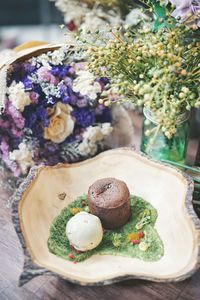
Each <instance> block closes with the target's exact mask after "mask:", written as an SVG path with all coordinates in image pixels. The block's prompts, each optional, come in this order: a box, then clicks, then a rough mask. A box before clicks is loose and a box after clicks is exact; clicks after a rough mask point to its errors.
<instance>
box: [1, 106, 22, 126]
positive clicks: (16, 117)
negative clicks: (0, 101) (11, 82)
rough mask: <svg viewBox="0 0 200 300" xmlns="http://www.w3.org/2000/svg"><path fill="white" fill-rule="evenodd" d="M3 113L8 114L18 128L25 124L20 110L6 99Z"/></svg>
mask: <svg viewBox="0 0 200 300" xmlns="http://www.w3.org/2000/svg"><path fill="white" fill-rule="evenodd" d="M5 114H6V115H7V116H10V117H11V118H12V120H13V122H14V123H15V125H16V126H17V128H19V129H23V128H24V125H25V119H24V118H23V116H22V114H21V112H20V111H18V110H17V109H16V108H15V107H14V106H13V105H12V103H11V102H9V101H7V102H6V105H5Z"/></svg>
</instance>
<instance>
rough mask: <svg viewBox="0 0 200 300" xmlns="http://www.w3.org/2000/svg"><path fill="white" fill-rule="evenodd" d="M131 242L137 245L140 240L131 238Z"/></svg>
mask: <svg viewBox="0 0 200 300" xmlns="http://www.w3.org/2000/svg"><path fill="white" fill-rule="evenodd" d="M131 242H132V244H134V245H137V244H139V243H140V240H132V241H131Z"/></svg>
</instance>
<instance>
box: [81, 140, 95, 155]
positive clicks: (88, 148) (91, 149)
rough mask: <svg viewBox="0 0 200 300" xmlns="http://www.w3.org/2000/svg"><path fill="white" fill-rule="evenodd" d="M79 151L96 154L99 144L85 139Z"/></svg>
mask: <svg viewBox="0 0 200 300" xmlns="http://www.w3.org/2000/svg"><path fill="white" fill-rule="evenodd" d="M78 148H79V151H80V152H82V153H84V154H90V155H95V154H96V152H97V145H96V144H94V143H90V142H88V140H84V141H83V142H82V143H81V144H80V145H79V147H78Z"/></svg>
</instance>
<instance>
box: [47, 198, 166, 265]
mask: <svg viewBox="0 0 200 300" xmlns="http://www.w3.org/2000/svg"><path fill="white" fill-rule="evenodd" d="M87 205H88V201H87V196H86V195H83V196H80V197H78V198H77V199H76V200H75V201H74V202H72V203H71V204H70V205H69V206H67V207H66V208H64V209H63V210H62V211H61V213H60V214H59V215H58V216H57V217H56V218H55V219H54V220H53V222H52V225H51V228H50V235H49V239H48V248H49V251H50V252H51V253H53V254H55V255H57V256H59V257H62V258H64V259H67V260H73V261H76V262H80V261H83V260H85V259H87V258H89V257H90V256H92V255H93V254H100V255H119V256H128V257H134V258H138V259H141V260H144V261H157V260H159V259H160V258H161V257H162V256H163V255H164V247H163V242H162V240H161V238H160V237H159V235H158V233H157V231H156V229H155V228H154V225H155V222H156V219H157V211H156V209H155V208H154V207H153V206H152V205H151V204H150V203H149V202H147V201H145V200H143V199H142V198H139V197H137V196H133V195H131V208H132V216H131V218H130V220H129V222H128V223H127V224H125V225H124V226H123V227H122V228H120V229H117V230H109V231H107V232H105V234H104V236H103V240H102V242H101V243H100V245H99V246H98V247H97V248H95V249H93V250H90V251H86V252H82V253H77V251H75V249H73V248H72V247H71V246H70V244H69V241H68V239H67V236H66V233H65V229H66V224H67V222H68V221H69V219H70V218H71V217H73V215H74V213H75V212H76V210H77V211H80V210H83V211H87V210H88V206H87ZM146 215H147V218H146V217H145V216H146ZM143 221H144V222H143ZM141 226H142V228H141ZM138 228H139V229H140V230H142V232H143V233H144V237H142V238H141V239H140V244H141V243H142V244H143V243H145V245H148V248H147V249H146V251H144V250H141V249H140V247H141V245H140V244H133V243H132V242H131V241H130V239H128V236H129V234H130V233H134V232H138ZM69 254H70V255H69ZM71 254H72V255H71ZM69 256H70V257H71V256H73V258H70V257H69Z"/></svg>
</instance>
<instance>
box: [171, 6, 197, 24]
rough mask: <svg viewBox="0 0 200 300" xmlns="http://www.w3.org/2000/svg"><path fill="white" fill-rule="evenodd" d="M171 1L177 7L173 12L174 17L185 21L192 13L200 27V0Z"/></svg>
mask: <svg viewBox="0 0 200 300" xmlns="http://www.w3.org/2000/svg"><path fill="white" fill-rule="evenodd" d="M170 2H171V3H172V4H173V5H174V6H175V7H176V8H175V10H174V11H173V13H172V16H173V17H174V18H176V19H180V21H181V22H184V21H186V20H187V19H188V18H189V17H190V15H192V16H193V20H194V21H195V23H197V26H199V27H200V0H170Z"/></svg>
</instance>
